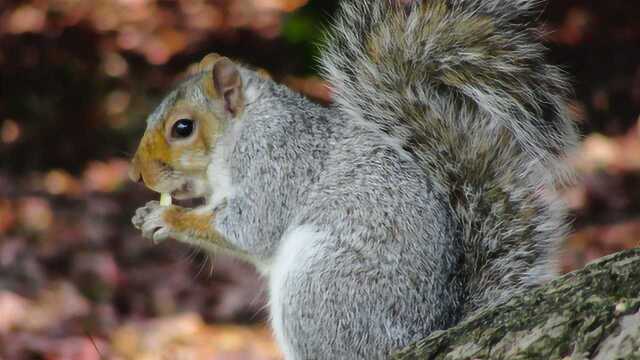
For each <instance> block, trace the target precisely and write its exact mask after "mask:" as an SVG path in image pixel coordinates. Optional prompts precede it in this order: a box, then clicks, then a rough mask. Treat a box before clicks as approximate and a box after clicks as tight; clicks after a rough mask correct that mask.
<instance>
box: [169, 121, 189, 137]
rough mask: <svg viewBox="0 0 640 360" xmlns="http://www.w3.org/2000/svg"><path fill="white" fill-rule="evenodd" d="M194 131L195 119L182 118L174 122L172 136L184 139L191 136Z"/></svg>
mask: <svg viewBox="0 0 640 360" xmlns="http://www.w3.org/2000/svg"><path fill="white" fill-rule="evenodd" d="M192 133H193V120H190V119H180V120H178V121H176V123H175V124H173V128H172V129H171V137H172V138H176V139H183V138H186V137H189V136H190V135H191V134H192Z"/></svg>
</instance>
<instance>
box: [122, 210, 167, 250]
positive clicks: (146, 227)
mask: <svg viewBox="0 0 640 360" xmlns="http://www.w3.org/2000/svg"><path fill="white" fill-rule="evenodd" d="M167 208H168V207H166V206H161V205H160V202H159V201H150V202H148V203H147V204H146V205H145V206H143V207H141V208H139V209H138V210H136V213H135V215H134V216H133V218H132V219H131V222H132V223H133V226H135V227H136V229H138V230H142V236H143V237H144V238H145V239H149V240H152V241H153V242H154V243H155V244H157V243H159V242H161V241H163V240H166V239H167V238H169V237H170V231H169V228H168V226H167V224H166V223H165V221H164V220H163V217H162V214H163V213H164V211H165V210H166V209H167Z"/></svg>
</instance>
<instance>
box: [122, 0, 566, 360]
mask: <svg viewBox="0 0 640 360" xmlns="http://www.w3.org/2000/svg"><path fill="white" fill-rule="evenodd" d="M536 3H537V1H535V0H428V1H426V0H424V1H417V0H414V1H409V0H404V1H401V0H396V1H392V0H374V1H365V0H353V1H344V2H343V3H342V4H341V8H340V11H339V13H338V15H337V17H336V18H335V20H334V24H333V26H332V27H331V29H330V33H331V35H330V36H329V39H328V41H327V43H326V46H325V48H324V50H323V53H322V56H321V64H322V67H323V69H324V75H325V78H326V79H327V81H328V82H329V84H330V86H331V88H332V89H333V93H334V99H335V105H334V106H332V107H330V108H324V107H321V106H319V105H316V104H314V103H312V102H310V101H308V100H307V99H305V98H304V97H302V96H301V95H298V94H296V93H294V92H292V91H291V90H289V89H287V88H286V87H284V86H282V85H279V84H276V83H274V82H273V81H271V80H269V79H266V78H264V77H263V76H261V75H260V74H259V73H257V72H254V71H252V70H250V69H247V68H246V67H244V66H241V65H239V64H236V63H234V62H233V61H231V60H229V59H227V58H225V57H222V56H219V55H216V54H211V55H209V56H207V57H205V58H204V59H203V60H202V62H201V63H200V64H199V66H197V67H196V69H195V70H194V71H193V72H192V75H191V76H190V77H188V78H187V79H186V80H184V81H183V82H182V83H181V84H180V85H179V86H178V87H177V88H176V89H175V90H174V91H173V92H171V93H170V94H169V95H168V96H167V97H166V98H165V99H164V101H163V102H162V103H161V104H160V105H159V107H158V108H157V109H156V110H155V111H154V112H153V113H152V114H151V115H150V116H149V118H148V120H147V129H146V131H145V134H144V136H143V138H142V140H141V142H140V146H139V148H138V150H137V152H136V154H135V156H134V158H133V160H132V167H131V172H130V175H131V178H132V179H133V180H134V181H140V180H143V181H144V183H145V184H146V185H147V186H148V187H149V188H151V189H153V190H155V191H158V192H161V193H170V194H171V195H172V196H173V197H176V198H193V197H204V198H206V205H204V206H202V207H199V208H195V209H188V208H183V207H180V206H175V205H168V206H163V205H161V204H160V203H159V202H157V201H153V202H150V203H148V204H147V205H146V206H144V207H142V208H140V209H139V210H138V211H137V212H136V214H135V216H134V218H133V223H134V225H135V226H136V227H137V228H139V229H141V230H142V233H143V235H144V236H145V237H147V238H150V239H153V240H154V241H162V240H165V239H167V238H174V239H176V240H178V241H182V242H185V243H189V244H193V245H195V246H199V247H202V248H205V249H208V250H211V251H213V252H225V253H229V254H232V255H234V256H237V257H239V258H242V259H245V260H247V261H249V262H251V263H253V264H255V266H256V267H257V268H258V269H259V271H261V272H262V273H263V274H264V275H265V276H266V277H267V279H268V287H269V296H270V301H269V306H270V313H271V323H272V326H273V329H274V333H275V336H276V338H277V341H278V343H279V345H280V346H281V348H282V350H283V352H284V354H285V357H286V359H289V360H291V359H382V358H385V357H387V356H388V355H389V354H390V353H391V352H392V351H394V350H398V349H400V348H402V347H404V346H406V345H408V344H409V343H411V342H413V341H416V340H418V339H421V338H424V337H425V336H427V335H429V334H430V333H431V332H433V331H435V330H440V329H446V328H448V327H450V326H452V325H454V324H456V323H457V322H459V321H460V320H461V319H463V318H464V317H465V316H467V315H468V314H470V313H471V312H473V311H474V310H476V309H478V308H480V307H485V306H493V305H496V304H499V303H501V302H504V301H506V300H508V299H509V298H511V297H513V296H514V295H517V294H518V293H521V292H523V291H526V290H528V289H530V288H532V287H535V286H537V285H539V284H541V283H543V282H545V281H547V280H549V279H550V278H552V277H553V275H554V271H553V266H552V259H553V255H554V253H555V252H556V250H557V245H558V244H559V242H560V241H562V239H563V238H564V237H565V235H566V233H567V229H568V226H567V220H566V214H565V210H564V208H563V205H562V204H561V202H560V201H559V199H558V196H557V194H556V187H557V186H558V184H559V183H560V182H561V181H563V180H564V179H567V177H568V174H570V171H568V170H567V166H566V165H565V163H564V161H563V157H564V156H565V155H566V154H567V152H568V151H570V150H571V149H572V147H573V146H574V144H575V143H576V141H577V140H576V139H577V135H576V129H575V126H574V124H573V123H572V121H570V119H569V117H568V116H567V109H566V104H565V99H566V97H567V94H568V90H567V85H566V83H565V81H564V80H563V78H564V76H563V74H562V72H561V71H560V70H558V68H556V67H554V66H551V65H548V64H547V63H546V62H545V61H544V58H543V52H544V49H543V47H542V45H541V44H540V42H539V36H538V34H537V33H536V31H535V30H534V28H533V27H532V26H531V24H529V23H528V22H527V21H524V20H523V19H524V18H525V17H526V16H527V15H531V14H532V12H533V11H535V5H536Z"/></svg>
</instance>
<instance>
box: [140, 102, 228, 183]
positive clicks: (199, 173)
mask: <svg viewBox="0 0 640 360" xmlns="http://www.w3.org/2000/svg"><path fill="white" fill-rule="evenodd" d="M184 118H188V119H192V120H193V121H194V124H195V130H194V132H195V133H194V134H193V135H192V137H191V138H189V139H185V140H173V139H171V127H172V126H173V124H174V123H175V122H176V121H177V120H180V119H184ZM221 127H222V126H221V122H220V120H218V119H217V118H216V117H215V116H214V115H213V114H211V113H207V112H204V111H199V110H198V109H195V108H194V106H192V105H191V104H190V103H189V101H188V100H186V99H181V100H178V101H176V103H175V105H174V106H173V108H172V109H171V110H170V111H168V112H167V114H166V116H164V117H163V118H162V119H161V120H160V121H158V122H157V123H156V124H155V125H154V126H153V127H151V128H149V129H147V130H146V131H145V134H144V136H143V137H142V140H141V141H140V146H139V147H138V150H137V151H136V154H135V156H134V158H133V161H132V170H131V173H132V178H135V179H134V180H137V178H138V177H139V176H140V175H141V176H142V179H143V181H144V183H145V184H146V185H147V186H148V187H149V188H151V189H153V190H155V191H158V192H171V191H174V190H176V189H175V187H178V186H180V185H182V184H178V183H172V182H173V181H174V180H173V178H174V177H175V176H172V175H177V176H178V177H185V176H186V177H194V178H198V179H201V180H204V178H205V177H206V170H207V166H208V164H209V158H210V152H211V151H212V150H213V149H212V146H213V144H214V143H215V140H216V139H215V137H216V136H217V134H218V133H219V132H220V131H221ZM136 175H137V176H136Z"/></svg>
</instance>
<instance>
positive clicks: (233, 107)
mask: <svg viewBox="0 0 640 360" xmlns="http://www.w3.org/2000/svg"><path fill="white" fill-rule="evenodd" d="M211 74H212V76H213V85H214V87H215V89H216V93H217V94H218V96H220V97H221V98H222V100H223V101H224V107H225V110H226V111H228V112H229V113H231V114H232V115H233V116H236V115H238V113H239V112H240V110H242V106H243V105H244V104H243V101H244V99H243V96H242V79H241V78H240V72H239V71H238V67H237V66H236V65H235V64H234V63H233V61H231V60H229V59H227V58H225V57H222V58H219V59H218V60H217V61H216V63H215V64H214V65H213V70H212V72H211Z"/></svg>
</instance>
